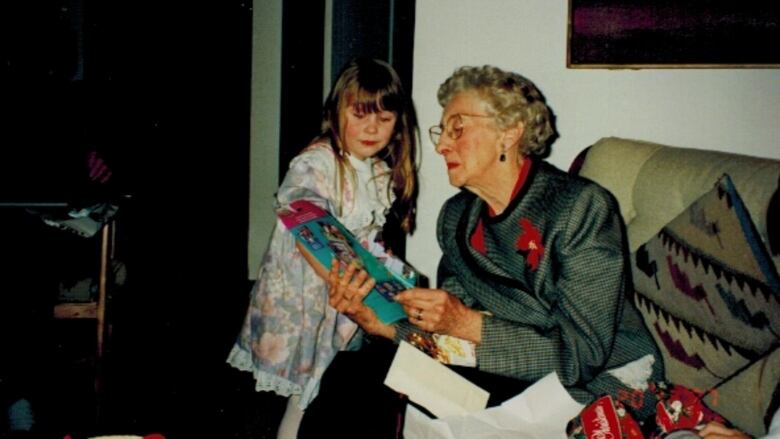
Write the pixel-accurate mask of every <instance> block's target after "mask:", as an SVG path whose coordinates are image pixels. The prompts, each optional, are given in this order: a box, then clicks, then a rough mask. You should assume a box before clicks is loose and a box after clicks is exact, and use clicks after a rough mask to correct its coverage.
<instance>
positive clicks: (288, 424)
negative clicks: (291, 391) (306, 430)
mask: <svg viewBox="0 0 780 439" xmlns="http://www.w3.org/2000/svg"><path fill="white" fill-rule="evenodd" d="M300 402H301V395H290V397H289V398H287V408H286V409H285V411H284V416H283V417H282V422H281V423H279V430H277V432H276V439H295V438H296V437H298V427H300V426H301V420H302V419H303V409H301V408H300V407H299V406H298V404H299V403H300Z"/></svg>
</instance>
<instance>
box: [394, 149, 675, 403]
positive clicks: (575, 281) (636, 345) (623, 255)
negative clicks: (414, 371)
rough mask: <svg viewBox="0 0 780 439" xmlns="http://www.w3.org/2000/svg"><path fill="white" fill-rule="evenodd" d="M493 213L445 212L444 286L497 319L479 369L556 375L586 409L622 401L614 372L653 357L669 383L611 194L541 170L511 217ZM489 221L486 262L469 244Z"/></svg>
mask: <svg viewBox="0 0 780 439" xmlns="http://www.w3.org/2000/svg"><path fill="white" fill-rule="evenodd" d="M486 212H487V206H486V204H485V203H484V202H483V201H482V200H481V199H480V198H478V197H476V196H475V195H474V194H472V193H470V192H466V191H462V192H461V193H459V194H457V195H455V196H454V197H452V198H451V199H449V200H448V201H447V202H446V203H445V205H444V207H443V208H442V210H441V213H440V215H439V221H438V232H437V234H438V240H439V245H440V246H441V249H442V252H443V257H442V260H441V262H440V265H439V273H438V276H439V279H438V280H439V282H438V283H439V287H440V288H442V289H444V290H446V291H448V292H450V293H451V294H454V295H456V296H457V297H459V298H460V299H461V300H462V301H463V302H464V303H465V304H466V305H467V306H470V307H472V308H475V309H479V310H484V311H486V312H488V313H489V314H490V315H488V316H486V317H485V318H484V319H483V326H482V342H481V343H480V344H479V345H478V347H477V367H479V369H481V370H484V371H487V372H492V373H496V374H500V375H505V376H511V377H515V378H518V379H520V380H526V381H535V380H537V379H539V378H542V377H543V376H545V375H547V374H548V373H550V372H552V371H556V372H557V374H558V377H559V378H560V380H561V382H562V383H563V385H564V386H566V387H567V388H568V389H569V391H570V393H571V394H572V396H574V397H575V398H576V399H578V400H579V401H581V402H583V403H587V402H590V401H591V400H592V398H593V397H594V396H600V395H602V394H607V393H609V394H612V395H615V396H619V395H618V393H619V388H621V387H622V386H621V384H620V382H619V381H618V380H617V379H615V378H614V377H613V376H612V375H609V374H606V373H605V372H606V370H608V369H612V368H616V367H619V366H621V365H624V364H626V363H628V362H631V361H633V360H636V359H639V358H641V357H643V356H645V355H646V354H653V355H655V359H656V361H655V367H654V373H653V377H652V378H653V379H656V380H657V379H661V377H662V373H663V365H662V359H661V356H660V354H659V353H658V351H657V348H656V346H655V343H654V341H653V339H652V337H651V336H650V334H649V333H648V331H647V329H646V328H645V326H644V324H643V323H642V321H641V318H640V316H639V314H638V313H637V311H636V310H635V309H634V308H633V305H631V304H630V303H629V302H628V301H627V300H626V298H625V294H626V291H627V289H628V288H629V285H630V278H629V277H630V270H629V269H628V258H627V246H626V243H625V234H624V230H623V223H622V221H621V218H620V214H619V213H618V212H619V210H618V208H617V203H616V201H615V200H614V198H613V197H612V195H611V194H610V193H609V192H607V191H606V190H605V189H603V188H601V187H600V186H598V185H596V184H594V183H592V182H588V181H586V180H584V179H581V178H578V177H571V176H569V175H567V174H566V173H564V172H562V171H560V170H558V169H556V168H554V167H553V166H551V165H549V164H547V163H545V162H542V161H538V162H535V163H534V164H533V167H532V169H531V174H530V175H529V177H528V180H527V181H526V183H525V185H524V186H523V188H522V189H521V192H520V193H519V194H518V195H517V196H516V197H515V199H514V200H513V201H512V202H511V204H510V205H509V206H508V207H507V209H506V210H505V211H504V212H502V213H501V214H500V215H498V216H496V217H490V216H489V215H487V213H486ZM480 218H481V219H482V222H483V228H484V241H485V248H486V250H487V254H486V255H483V254H482V253H480V252H478V251H476V250H475V249H474V248H473V247H472V246H471V244H470V242H469V237H470V236H471V235H472V232H473V231H474V228H475V227H476V225H477V223H478V220H479V219H480ZM530 241H533V244H529V242H530ZM540 247H541V248H540ZM401 332H406V331H403V330H402V331H401ZM629 394H630V393H629ZM620 396H623V397H624V396H625V393H624V394H623V395H620Z"/></svg>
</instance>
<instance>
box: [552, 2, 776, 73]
mask: <svg viewBox="0 0 780 439" xmlns="http://www.w3.org/2000/svg"><path fill="white" fill-rule="evenodd" d="M567 33H568V35H567V37H568V38H567V51H566V52H567V54H566V66H567V67H568V68H572V69H598V68H604V69H648V68H780V44H777V42H778V41H780V3H778V2H763V1H759V0H741V1H739V2H733V1H723V0H569V11H568V32H567Z"/></svg>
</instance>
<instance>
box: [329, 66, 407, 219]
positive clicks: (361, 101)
mask: <svg viewBox="0 0 780 439" xmlns="http://www.w3.org/2000/svg"><path fill="white" fill-rule="evenodd" d="M345 105H353V106H355V109H356V111H358V112H361V113H376V112H379V111H391V112H393V113H395V114H396V123H395V129H394V132H393V135H392V138H391V140H390V143H389V144H388V145H387V147H386V148H385V149H384V150H383V151H382V152H381V153H380V156H381V158H382V159H383V160H384V161H385V162H386V163H387V165H388V166H389V167H390V174H391V175H390V181H391V185H390V187H389V188H388V191H389V190H392V191H394V192H395V196H396V200H395V203H394V204H393V209H394V210H395V213H396V214H397V215H398V217H399V219H400V225H401V228H402V229H403V231H404V232H406V233H411V232H412V231H414V218H415V213H416V203H417V193H418V177H417V162H416V158H415V157H416V154H417V145H418V143H417V139H418V137H419V136H418V133H419V128H418V126H417V117H416V115H415V111H414V106H413V105H412V102H411V98H410V97H409V96H408V95H407V94H406V92H405V91H404V88H403V86H402V85H401V79H400V78H399V77H398V74H397V73H396V72H395V70H393V68H392V67H391V66H390V65H389V64H388V63H386V62H384V61H380V60H376V59H368V58H358V59H355V60H353V61H352V62H350V63H349V64H347V65H346V67H344V69H343V70H342V71H341V74H340V75H339V77H338V79H337V80H336V83H335V84H334V86H333V88H332V89H331V91H330V94H329V95H328V98H327V99H326V100H325V104H324V107H323V115H322V134H321V135H320V138H329V139H330V141H331V145H332V146H333V150H334V152H335V153H336V161H337V163H338V173H339V175H338V181H339V182H343V180H344V178H345V174H346V169H347V166H348V165H347V162H348V160H347V157H346V154H345V149H344V144H343V141H342V133H341V125H340V123H339V114H340V113H341V110H342V108H343V107H344V106H345Z"/></svg>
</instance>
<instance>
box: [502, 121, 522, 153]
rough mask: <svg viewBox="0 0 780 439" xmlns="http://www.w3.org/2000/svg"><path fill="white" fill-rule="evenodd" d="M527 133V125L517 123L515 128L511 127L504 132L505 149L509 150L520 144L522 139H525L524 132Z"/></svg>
mask: <svg viewBox="0 0 780 439" xmlns="http://www.w3.org/2000/svg"><path fill="white" fill-rule="evenodd" d="M524 131H525V125H523V123H522V122H517V124H515V125H514V126H511V127H509V128H507V129H505V130H504V140H503V143H504V148H506V149H509V148H512V147H513V146H516V145H517V144H519V143H520V139H522V138H523V132H524Z"/></svg>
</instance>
